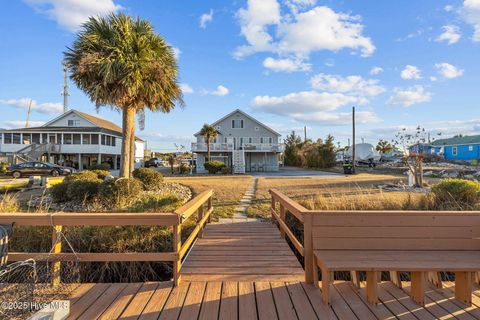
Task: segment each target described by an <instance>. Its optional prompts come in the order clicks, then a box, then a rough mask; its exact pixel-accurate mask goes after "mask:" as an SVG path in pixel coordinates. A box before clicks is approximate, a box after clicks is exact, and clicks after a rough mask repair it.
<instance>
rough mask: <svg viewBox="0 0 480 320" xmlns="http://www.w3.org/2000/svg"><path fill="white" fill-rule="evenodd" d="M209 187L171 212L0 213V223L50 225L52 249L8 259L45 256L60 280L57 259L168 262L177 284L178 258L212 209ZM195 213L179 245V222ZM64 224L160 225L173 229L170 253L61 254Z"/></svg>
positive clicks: (199, 229) (180, 258) (202, 225)
mask: <svg viewBox="0 0 480 320" xmlns="http://www.w3.org/2000/svg"><path fill="white" fill-rule="evenodd" d="M212 195H213V192H212V190H209V191H204V192H202V193H201V194H199V195H198V196H196V197H195V198H193V199H192V200H190V201H189V202H187V203H186V204H185V205H183V206H182V207H180V208H179V209H177V210H176V211H175V212H173V213H8V214H6V213H0V224H14V226H52V227H53V231H52V251H51V252H49V253H40V252H10V253H9V256H8V260H9V261H23V260H27V259H35V258H38V257H39V256H47V259H48V261H52V262H53V264H52V272H53V276H52V281H53V283H55V284H58V283H60V282H61V279H60V267H61V261H77V260H78V261H80V262H141V261H143V262H160V261H163V262H172V263H173V271H174V273H173V279H174V282H175V284H176V285H178V284H179V283H180V280H181V277H180V270H181V262H182V258H183V257H184V256H185V254H186V253H187V252H188V249H189V247H190V246H191V245H192V243H193V242H194V241H195V239H196V238H197V236H198V237H201V236H202V230H203V228H204V226H205V224H206V223H207V222H209V221H210V215H211V213H212V211H213V206H212ZM196 212H197V213H198V219H197V223H196V225H195V228H194V229H193V231H192V233H191V234H190V235H189V237H188V238H187V240H186V241H185V243H184V244H183V245H182V240H181V230H182V229H181V228H182V224H183V223H184V222H185V221H186V220H187V219H188V218H190V217H191V216H192V215H193V214H194V213H196ZM65 226H164V227H172V228H173V251H172V252H142V253H140V252H128V253H127V252H118V253H83V252H80V253H77V252H75V253H62V241H61V238H59V237H60V235H61V232H62V230H63V227H65Z"/></svg>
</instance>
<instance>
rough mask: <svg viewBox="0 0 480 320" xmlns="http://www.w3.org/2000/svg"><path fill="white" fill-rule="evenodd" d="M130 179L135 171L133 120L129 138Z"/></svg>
mask: <svg viewBox="0 0 480 320" xmlns="http://www.w3.org/2000/svg"><path fill="white" fill-rule="evenodd" d="M130 159H131V160H130V176H129V177H130V178H131V177H132V172H133V170H135V118H134V120H133V126H132V133H131V136H130Z"/></svg>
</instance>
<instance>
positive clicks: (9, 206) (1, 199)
mask: <svg viewBox="0 0 480 320" xmlns="http://www.w3.org/2000/svg"><path fill="white" fill-rule="evenodd" d="M19 209H20V203H19V202H18V199H17V197H16V196H15V195H13V194H9V193H5V194H3V195H0V212H17V211H18V210H19Z"/></svg>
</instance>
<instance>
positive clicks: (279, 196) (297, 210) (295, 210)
mask: <svg viewBox="0 0 480 320" xmlns="http://www.w3.org/2000/svg"><path fill="white" fill-rule="evenodd" d="M269 192H270V195H271V196H272V200H273V199H275V200H276V201H278V202H280V203H281V204H282V205H283V206H284V207H285V209H287V210H288V212H290V213H291V214H293V215H294V216H295V217H296V218H297V219H298V220H300V221H301V222H303V214H304V213H305V212H306V211H308V210H307V208H305V207H304V206H302V205H300V204H299V203H297V202H296V201H294V200H292V199H290V198H289V197H287V196H286V195H284V194H283V193H281V192H280V191H278V190H276V189H270V190H269Z"/></svg>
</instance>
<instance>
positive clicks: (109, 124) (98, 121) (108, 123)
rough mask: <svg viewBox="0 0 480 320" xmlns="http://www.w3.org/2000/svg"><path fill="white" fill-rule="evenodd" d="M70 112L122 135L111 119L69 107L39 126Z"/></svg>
mask: <svg viewBox="0 0 480 320" xmlns="http://www.w3.org/2000/svg"><path fill="white" fill-rule="evenodd" d="M71 113H75V114H76V115H78V116H80V117H82V118H84V119H85V120H87V121H88V122H90V123H91V124H93V125H94V126H97V127H100V128H103V129H107V130H110V131H113V132H117V133H120V134H121V135H123V132H122V128H120V127H119V126H117V125H116V124H115V123H113V122H111V121H108V120H105V119H102V118H99V117H95V116H92V115H90V114H88V113H85V112H81V111H78V110H75V109H71V110H69V111H67V112H65V113H63V114H61V115H60V116H58V117H56V118H55V119H53V120H50V121H48V122H47V123H45V124H44V125H42V126H41V127H48V126H49V125H50V124H51V123H54V122H55V121H57V120H59V119H61V118H63V117H65V116H67V115H69V114H71ZM135 138H136V139H137V140H138V141H143V140H142V139H140V138H139V137H137V136H135Z"/></svg>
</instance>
